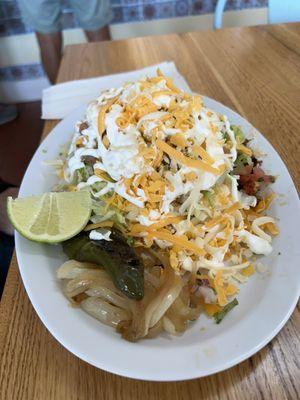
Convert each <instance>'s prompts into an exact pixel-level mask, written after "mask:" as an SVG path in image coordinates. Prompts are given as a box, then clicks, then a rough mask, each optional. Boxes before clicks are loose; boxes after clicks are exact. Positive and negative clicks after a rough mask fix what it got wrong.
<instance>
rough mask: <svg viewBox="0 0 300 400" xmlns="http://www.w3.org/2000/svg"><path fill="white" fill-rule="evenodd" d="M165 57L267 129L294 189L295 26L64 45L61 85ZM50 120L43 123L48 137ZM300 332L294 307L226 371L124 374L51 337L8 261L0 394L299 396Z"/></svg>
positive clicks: (172, 399) (299, 115)
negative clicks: (271, 334)
mask: <svg viewBox="0 0 300 400" xmlns="http://www.w3.org/2000/svg"><path fill="white" fill-rule="evenodd" d="M164 60H174V61H175V63H176V65H177V67H178V69H179V70H180V72H181V73H182V74H183V75H184V76H185V77H186V79H187V81H188V83H189V84H190V86H191V88H192V89H193V90H195V91H197V92H199V93H202V94H204V95H207V96H210V97H213V98H215V99H216V100H218V101H220V102H222V103H224V104H226V105H227V106H229V107H231V108H233V109H235V110H236V111H237V112H239V113H240V114H241V115H243V116H244V117H246V118H247V119H248V120H249V121H251V122H252V123H253V124H254V125H255V126H256V127H257V128H258V129H259V130H260V131H261V132H263V133H264V135H265V136H266V137H267V138H268V140H269V141H270V142H271V143H272V144H273V146H274V147H275V148H276V150H277V151H278V153H279V154H280V156H281V157H282V159H283V160H284V162H285V163H286V165H287V166H288V168H289V171H290V173H291V175H292V177H293V179H294V181H295V183H296V184H297V186H298V189H299V188H300V181H299V176H300V174H299V172H300V170H299V166H300V161H299V137H300V132H299V121H300V24H293V25H277V26H276V25H273V26H260V27H255V28H235V29H225V30H219V31H214V32H195V33H186V34H182V35H170V36H160V37H146V38H137V39H130V40H125V41H116V42H106V43H102V44H100V43H96V44H82V45H75V46H69V47H67V48H66V51H65V54H64V57H63V61H62V64H61V68H60V72H59V76H58V82H64V81H68V80H71V79H80V78H88V77H93V76H98V75H104V74H111V73H116V72H121V71H127V70H132V69H135V68H141V67H144V66H147V65H151V64H154V63H158V62H161V61H164ZM53 126H54V123H53V122H51V123H50V122H47V123H46V125H45V129H44V135H46V134H47V133H48V132H49V131H50V130H51V129H52V127H53ZM283 137H284V141H283ZM37 268H38V265H37ZM62 323H63V321H62ZM258 323H259V321H258ZM253 329H255V327H253ZM299 331H300V313H299V308H298V309H296V310H295V312H294V313H293V315H292V317H291V318H290V320H289V321H288V323H287V324H286V326H285V327H284V328H283V329H282V331H281V332H280V333H279V335H278V336H277V337H276V338H275V339H273V340H272V342H271V343H269V344H268V345H267V346H266V347H265V348H264V349H262V350H261V351H260V352H259V353H258V354H256V355H255V356H253V357H251V358H250V359H249V360H247V361H244V362H243V363H241V364H239V365H237V366H236V367H233V368H231V369H229V370H227V371H225V372H222V373H219V374H217V375H214V376H211V377H207V378H202V379H196V380H192V381H186V382H174V383H148V382H143V381H135V380H130V379H125V378H120V377H118V376H116V375H113V374H110V373H106V372H104V371H101V370H98V369H96V368H94V367H92V366H90V365H88V364H86V363H84V362H83V361H81V360H79V359H78V358H76V357H75V356H73V355H72V354H70V353H69V352H68V351H67V350H65V349H64V348H63V347H62V346H61V345H60V344H59V343H58V342H56V340H54V338H53V337H52V336H51V335H50V334H49V333H48V331H47V330H46V329H45V327H44V326H43V325H42V323H41V322H40V320H39V318H38V316H37V315H36V313H35V312H34V310H33V308H32V306H31V304H30V302H29V300H28V297H27V295H26V293H25V291H24V288H23V285H22V282H21V280H20V276H19V272H18V267H17V262H16V258H15V257H14V258H13V260H12V263H11V267H10V271H9V275H8V279H7V282H6V286H5V290H4V294H3V297H2V301H1V308H0V349H1V358H0V399H1V400H19V399H22V400H25V399H28V400H33V399H36V400H48V399H55V400H62V399H66V400H75V399H80V400H81V399H87V400H93V399H101V400H103V399H112V400H119V399H120V400H122V399H128V400H129V399H130V400H133V399H149V400H150V399H151V400H164V399H168V400H177V399H198V400H200V399H230V400H235V399H236V400H241V399H258V400H261V399H272V400H277V399H278V400H284V399H295V400H296V399H297V398H299V393H300V372H299V349H300V337H299Z"/></svg>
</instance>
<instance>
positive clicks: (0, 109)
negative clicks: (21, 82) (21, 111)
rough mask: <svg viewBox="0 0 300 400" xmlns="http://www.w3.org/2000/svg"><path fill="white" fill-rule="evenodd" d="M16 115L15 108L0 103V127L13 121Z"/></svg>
mask: <svg viewBox="0 0 300 400" xmlns="http://www.w3.org/2000/svg"><path fill="white" fill-rule="evenodd" d="M17 115H18V110H17V107H16V106H15V105H14V104H2V103H0V125H3V124H6V123H7V122H10V121H13V120H14V119H15V118H16V117H17Z"/></svg>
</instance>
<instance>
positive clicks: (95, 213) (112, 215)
mask: <svg viewBox="0 0 300 400" xmlns="http://www.w3.org/2000/svg"><path fill="white" fill-rule="evenodd" d="M107 220H110V221H113V222H114V223H115V224H116V225H117V226H118V225H122V226H124V225H125V224H126V223H125V217H124V215H123V214H122V213H121V212H120V211H118V210H117V209H116V208H113V207H108V208H107V205H106V203H105V202H104V201H103V200H101V199H98V200H92V216H91V221H92V222H93V223H94V224H97V223H98V222H103V221H107Z"/></svg>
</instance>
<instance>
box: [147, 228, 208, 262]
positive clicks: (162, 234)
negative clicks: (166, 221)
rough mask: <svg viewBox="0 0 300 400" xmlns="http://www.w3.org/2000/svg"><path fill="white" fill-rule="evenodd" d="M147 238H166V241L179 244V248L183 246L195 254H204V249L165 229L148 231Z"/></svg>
mask: <svg viewBox="0 0 300 400" xmlns="http://www.w3.org/2000/svg"><path fill="white" fill-rule="evenodd" d="M148 238H151V239H152V238H156V239H160V240H166V241H167V242H170V243H173V244H176V245H178V246H180V247H181V248H184V249H186V250H189V251H191V252H192V253H194V254H197V255H199V256H203V255H204V254H205V251H204V250H203V249H201V248H200V247H198V246H197V245H196V244H195V243H193V242H191V241H189V240H188V239H186V238H185V237H183V236H176V235H172V234H171V233H170V232H168V231H167V230H161V231H157V232H149V234H148Z"/></svg>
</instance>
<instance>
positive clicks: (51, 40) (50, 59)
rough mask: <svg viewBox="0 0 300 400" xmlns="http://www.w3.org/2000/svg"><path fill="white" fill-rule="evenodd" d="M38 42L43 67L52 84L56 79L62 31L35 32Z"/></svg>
mask: <svg viewBox="0 0 300 400" xmlns="http://www.w3.org/2000/svg"><path fill="white" fill-rule="evenodd" d="M35 34H36V38H37V40H38V43H39V47H40V52H41V60H42V64H43V68H44V70H45V72H46V74H47V76H48V78H49V81H50V82H51V83H52V84H54V83H55V81H56V77H57V73H58V69H59V64H60V60H61V53H62V33H61V32H55V33H40V32H36V33H35Z"/></svg>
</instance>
